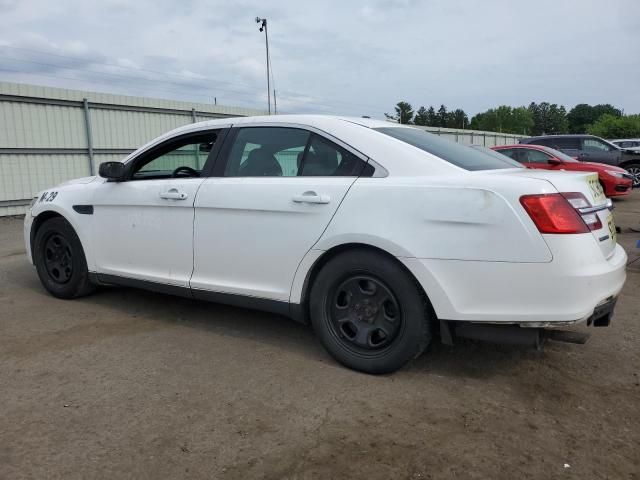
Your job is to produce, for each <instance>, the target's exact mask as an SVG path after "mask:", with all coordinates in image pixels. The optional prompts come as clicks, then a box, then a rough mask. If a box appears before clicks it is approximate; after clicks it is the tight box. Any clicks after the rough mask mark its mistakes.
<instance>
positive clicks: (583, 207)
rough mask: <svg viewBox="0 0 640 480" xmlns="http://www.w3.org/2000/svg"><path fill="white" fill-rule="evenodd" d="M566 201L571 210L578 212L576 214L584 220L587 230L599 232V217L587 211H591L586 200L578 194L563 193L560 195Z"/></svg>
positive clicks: (600, 225)
mask: <svg viewBox="0 0 640 480" xmlns="http://www.w3.org/2000/svg"><path fill="white" fill-rule="evenodd" d="M561 195H562V196H563V197H564V198H566V199H567V201H568V202H569V203H570V204H571V206H572V207H573V208H575V209H576V210H578V213H579V214H580V216H581V217H582V220H584V223H586V224H587V227H588V228H589V230H600V229H601V228H602V222H601V221H600V217H599V216H598V214H597V213H596V212H592V211H589V210H593V209H592V208H591V203H589V200H587V197H585V196H584V195H583V194H582V193H580V192H565V193H562V194H561Z"/></svg>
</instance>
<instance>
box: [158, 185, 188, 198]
mask: <svg viewBox="0 0 640 480" xmlns="http://www.w3.org/2000/svg"><path fill="white" fill-rule="evenodd" d="M188 196H189V195H187V194H186V193H184V192H179V191H178V189H176V188H172V189H170V190H168V191H166V192H160V198H165V199H167V200H185V199H186V198H187V197H188Z"/></svg>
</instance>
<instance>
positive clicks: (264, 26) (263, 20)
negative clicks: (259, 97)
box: [256, 17, 271, 115]
mask: <svg viewBox="0 0 640 480" xmlns="http://www.w3.org/2000/svg"><path fill="white" fill-rule="evenodd" d="M256 23H258V24H260V31H261V32H262V31H263V30H264V41H265V45H266V47H267V110H268V112H269V115H271V80H270V78H269V77H270V75H269V74H270V71H271V69H270V67H269V35H268V34H267V19H266V18H260V17H256Z"/></svg>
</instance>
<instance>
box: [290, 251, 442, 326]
mask: <svg viewBox="0 0 640 480" xmlns="http://www.w3.org/2000/svg"><path fill="white" fill-rule="evenodd" d="M356 250H368V251H371V252H375V253H377V254H379V255H382V256H384V257H387V258H389V259H391V260H392V261H393V262H395V263H396V264H397V265H399V266H400V268H402V270H404V272H405V273H406V274H407V275H408V276H409V278H411V279H412V280H413V281H414V282H415V284H416V286H417V287H418V289H419V291H420V293H421V294H422V296H423V298H424V300H425V302H426V304H427V306H428V308H429V310H430V311H431V314H432V315H433V318H437V316H436V314H435V310H434V308H433V305H432V304H431V300H430V299H429V295H428V294H427V292H425V290H424V288H423V287H422V285H421V284H420V282H419V281H418V279H417V278H416V276H415V275H414V274H413V272H411V270H409V268H407V266H406V265H405V264H404V263H402V262H401V261H400V260H398V259H397V258H396V257H395V256H394V255H392V254H391V253H390V252H388V251H387V250H385V249H383V248H380V247H377V246H374V245H371V244H367V243H359V242H350V243H343V244H340V245H335V246H333V247H331V248H329V249H328V250H326V251H324V252H323V253H322V255H320V256H319V257H318V258H317V259H316V260H315V262H313V264H312V265H311V268H309V269H308V270H307V272H306V274H305V278H304V281H303V283H302V289H301V293H300V303H299V304H293V303H292V304H291V313H292V317H293V318H294V319H295V320H297V321H299V322H302V323H309V297H310V292H311V286H312V285H313V281H314V279H315V277H316V276H317V275H318V273H319V272H320V270H322V267H324V265H326V264H327V262H329V261H330V260H331V259H333V258H335V257H336V256H337V255H339V254H342V253H344V252H348V251H356ZM436 324H437V322H436Z"/></svg>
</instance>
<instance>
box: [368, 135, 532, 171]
mask: <svg viewBox="0 0 640 480" xmlns="http://www.w3.org/2000/svg"><path fill="white" fill-rule="evenodd" d="M374 130H376V131H378V132H381V133H384V134H385V135H389V136H390V137H393V138H396V139H398V140H401V141H403V142H405V143H408V144H409V145H413V146H414V147H417V148H419V149H420V150H424V151H425V152H428V153H431V154H433V155H435V156H436V157H439V158H441V159H443V160H446V161H447V162H449V163H452V164H454V165H456V166H458V167H460V168H464V169H465V170H498V169H502V168H516V167H517V168H519V167H520V165H518V163H517V162H514V161H513V160H511V159H510V158H507V157H504V159H502V158H500V157H499V156H493V155H488V154H486V153H484V152H481V151H480V150H476V149H473V148H469V147H467V146H465V145H462V144H459V143H455V142H452V141H450V140H445V139H444V138H441V137H439V136H437V135H433V134H431V133H428V132H425V131H424V130H420V129H417V128H409V127H404V128H400V127H382V128H375V129H374Z"/></svg>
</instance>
